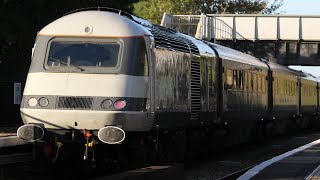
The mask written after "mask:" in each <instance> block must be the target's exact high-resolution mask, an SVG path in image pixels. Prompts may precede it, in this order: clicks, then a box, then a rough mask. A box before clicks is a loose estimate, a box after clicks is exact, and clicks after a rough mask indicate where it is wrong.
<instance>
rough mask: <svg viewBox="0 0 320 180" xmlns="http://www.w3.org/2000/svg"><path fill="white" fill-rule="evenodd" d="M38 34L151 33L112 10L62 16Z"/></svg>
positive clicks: (99, 34)
mask: <svg viewBox="0 0 320 180" xmlns="http://www.w3.org/2000/svg"><path fill="white" fill-rule="evenodd" d="M38 34H39V35H48V36H88V37H95V36H96V37H132V36H143V35H151V33H150V32H149V31H148V30H147V29H146V28H144V27H143V26H142V25H140V24H138V23H136V22H135V21H133V20H131V19H129V18H127V17H125V16H121V15H119V14H117V13H114V12H107V11H93V10H90V11H80V12H76V13H72V14H69V15H66V16H63V17H61V18H59V19H57V20H55V21H53V22H52V23H50V24H48V25H47V26H46V27H44V28H43V29H42V30H41V31H40V32H39V33H38Z"/></svg>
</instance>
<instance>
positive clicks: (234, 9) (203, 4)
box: [133, 0, 283, 24]
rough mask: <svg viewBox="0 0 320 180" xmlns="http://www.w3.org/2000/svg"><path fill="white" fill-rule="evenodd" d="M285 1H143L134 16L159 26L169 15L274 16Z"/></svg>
mask: <svg viewBox="0 0 320 180" xmlns="http://www.w3.org/2000/svg"><path fill="white" fill-rule="evenodd" d="M282 4H283V0H273V2H272V3H270V2H269V1H268V0H165V1H163V0H141V1H139V2H137V3H134V5H133V6H134V11H133V12H134V14H135V15H137V16H139V17H142V18H145V19H148V20H150V21H151V22H152V23H155V24H159V23H160V21H161V17H162V15H163V13H165V12H166V13H169V14H201V13H205V14H216V13H220V14H226V13H228V14H245V13H247V14H272V13H277V11H278V10H279V8H280V7H281V6H282Z"/></svg>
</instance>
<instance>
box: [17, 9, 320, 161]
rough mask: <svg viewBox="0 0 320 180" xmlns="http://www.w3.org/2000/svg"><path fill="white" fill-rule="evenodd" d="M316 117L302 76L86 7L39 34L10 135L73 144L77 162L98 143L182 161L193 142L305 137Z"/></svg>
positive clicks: (310, 81)
mask: <svg viewBox="0 0 320 180" xmlns="http://www.w3.org/2000/svg"><path fill="white" fill-rule="evenodd" d="M318 112H319V83H318V81H317V80H316V79H315V78H313V77H311V76H309V75H307V74H304V73H302V72H297V71H294V70H290V69H288V68H287V67H284V66H281V65H278V64H275V63H272V62H269V61H266V60H263V59H259V58H256V57H253V56H251V55H248V54H244V53H241V52H239V51H236V50H233V49H230V48H227V47H223V46H221V45H218V44H214V43H211V42H208V41H204V40H198V39H195V38H193V37H191V36H188V35H185V34H182V33H179V32H178V31H176V30H173V29H168V28H164V27H161V26H157V25H153V24H151V23H150V22H148V21H147V20H143V19H141V18H138V17H135V16H133V15H130V14H128V13H125V12H123V11H120V10H115V9H110V8H96V9H94V8H93V9H83V10H78V11H75V12H72V13H69V14H67V15H65V16H63V17H61V18H59V19H57V20H55V21H54V22H52V23H50V24H48V25H47V26H46V27H44V28H43V29H42V30H41V31H39V32H38V34H37V38H36V42H35V46H34V51H33V55H32V62H31V65H30V69H29V73H28V76H27V81H26V84H25V88H24V92H23V99H22V103H21V116H22V119H23V122H24V124H25V125H23V126H21V127H20V128H19V129H18V132H17V134H18V136H19V137H21V138H22V139H24V140H27V141H35V142H37V141H42V142H43V141H44V142H46V144H53V147H56V148H55V149H56V150H57V151H58V150H59V147H60V146H61V144H66V143H71V142H78V143H80V144H82V145H83V146H82V148H83V149H86V150H85V151H84V152H85V154H84V159H87V158H88V152H90V151H89V150H90V149H94V148H95V147H96V145H101V144H102V145H103V146H106V147H108V148H107V149H109V152H110V149H111V150H112V149H113V147H117V148H118V149H117V150H115V152H110V154H114V153H118V152H119V153H120V152H122V151H125V149H130V148H134V147H135V148H136V149H142V154H144V156H143V157H146V156H145V154H149V155H150V154H151V155H150V156H149V155H148V157H150V159H152V157H158V158H160V159H165V158H168V159H169V157H170V154H171V155H172V156H178V155H180V156H182V157H179V159H181V158H184V157H183V156H184V153H183V152H184V151H185V146H186V145H185V144H188V146H190V145H192V144H193V143H190V142H191V141H192V140H191V139H192V138H194V137H196V136H199V137H211V136H222V138H219V139H224V141H223V142H222V144H224V145H230V144H236V143H240V142H245V141H248V140H250V139H253V138H256V137H262V138H263V137H264V136H266V135H268V134H269V135H273V134H281V133H286V132H288V131H291V130H293V129H302V128H308V127H310V126H313V123H314V122H315V120H314V119H317V117H318ZM201 139H207V141H206V143H210V144H212V145H213V146H215V144H216V143H217V142H216V141H214V140H213V139H214V138H201ZM76 150H78V151H79V149H76ZM154 154H155V156H154Z"/></svg>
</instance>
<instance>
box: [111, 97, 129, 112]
mask: <svg viewBox="0 0 320 180" xmlns="http://www.w3.org/2000/svg"><path fill="white" fill-rule="evenodd" d="M126 104H127V103H126V101H125V100H122V99H120V100H117V101H116V102H114V108H116V109H118V110H119V109H123V108H124V107H125V106H126Z"/></svg>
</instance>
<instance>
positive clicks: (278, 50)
mask: <svg viewBox="0 0 320 180" xmlns="http://www.w3.org/2000/svg"><path fill="white" fill-rule="evenodd" d="M161 25H162V26H165V27H169V28H172V29H176V30H178V31H180V32H182V33H186V34H189V35H192V36H195V37H196V38H199V39H205V40H209V41H212V42H216V43H218V44H222V45H226V46H228V47H232V48H234V49H238V50H240V51H243V52H246V53H248V54H252V55H255V56H258V57H263V58H267V59H269V60H271V61H275V62H277V63H280V64H283V65H309V66H310V65H311V66H319V65H320V31H319V30H320V16H298V15H264V14H201V15H170V14H166V13H165V14H164V15H163V18H162V21H161Z"/></svg>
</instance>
